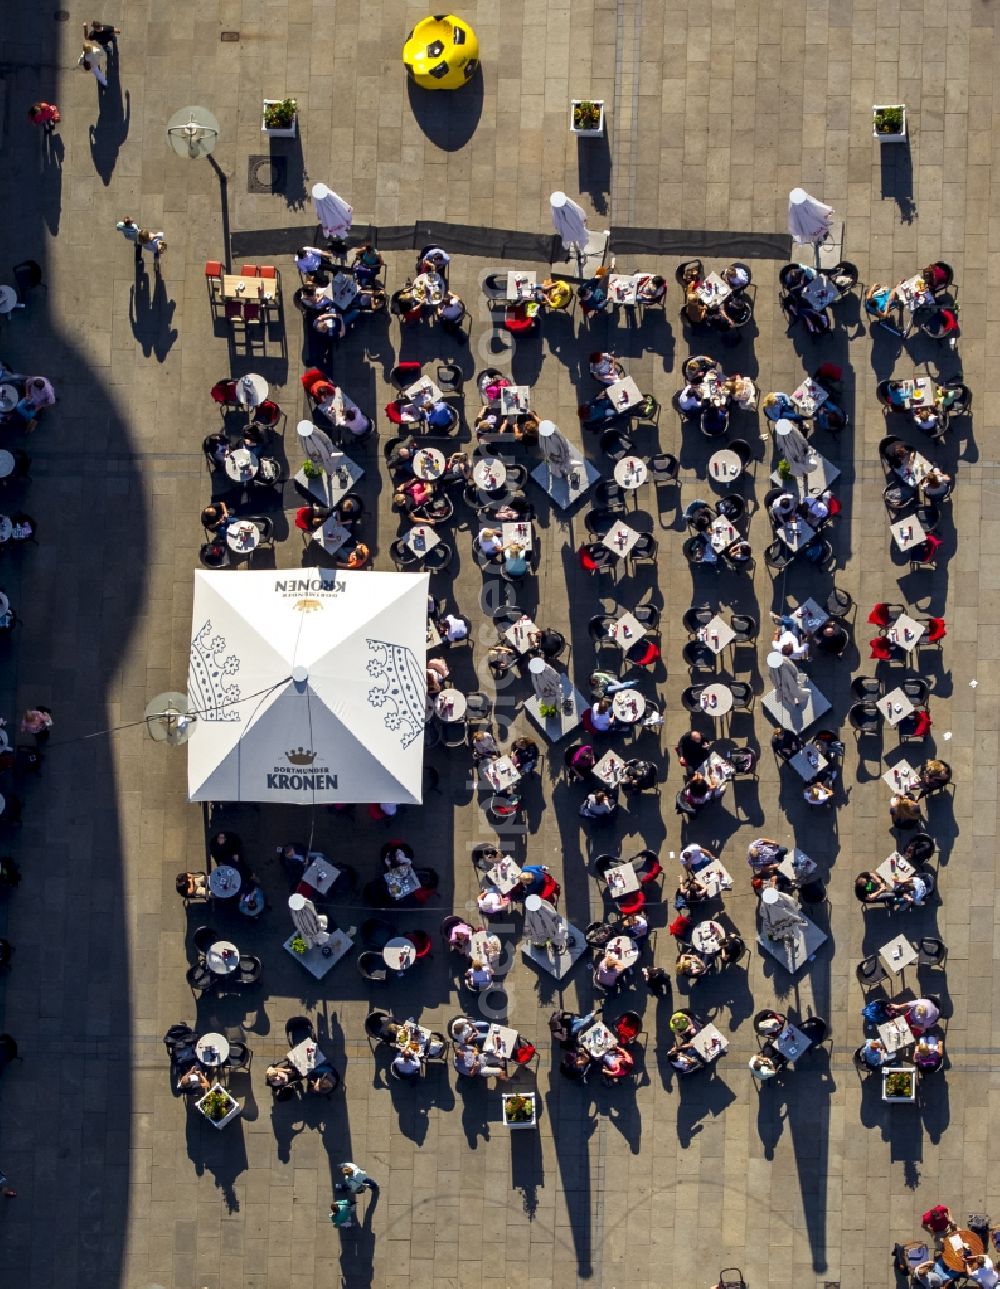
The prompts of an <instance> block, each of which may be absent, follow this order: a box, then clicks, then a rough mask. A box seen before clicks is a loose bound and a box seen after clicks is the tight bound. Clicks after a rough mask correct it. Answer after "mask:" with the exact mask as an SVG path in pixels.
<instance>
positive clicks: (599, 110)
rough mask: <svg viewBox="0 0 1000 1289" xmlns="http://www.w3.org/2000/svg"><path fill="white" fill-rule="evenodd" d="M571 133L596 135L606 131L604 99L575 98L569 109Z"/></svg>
mask: <svg viewBox="0 0 1000 1289" xmlns="http://www.w3.org/2000/svg"><path fill="white" fill-rule="evenodd" d="M569 129H570V133H571V134H582V135H590V136H595V135H598V134H603V133H604V100H603V99H600V98H598V99H589V98H575V99H572V100H571V103H570V109H569Z"/></svg>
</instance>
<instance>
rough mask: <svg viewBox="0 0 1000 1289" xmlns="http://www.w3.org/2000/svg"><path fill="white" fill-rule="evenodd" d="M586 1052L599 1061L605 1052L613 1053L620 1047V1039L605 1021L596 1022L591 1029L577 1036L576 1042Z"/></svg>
mask: <svg viewBox="0 0 1000 1289" xmlns="http://www.w3.org/2000/svg"><path fill="white" fill-rule="evenodd" d="M576 1041H577V1042H578V1043H579V1044H580V1046H581V1047H582V1048H583V1050H584V1051H585V1052H589V1053H590V1055H591V1056H593V1057H595V1058H597V1059H598V1060H599V1059H600V1058H601V1057H602V1056H603V1055H604V1053H605V1052H609V1051H611V1049H612V1048H614V1047H617V1046H618V1039H617V1038H615V1036H614V1034H613V1033H612V1032H611V1030H610V1029H608V1027H607V1025H605V1024H604V1022H603V1021H599V1020H598V1021H595V1022H594V1024H593V1025H591V1027H590V1028H589V1029H585V1030H584V1031H583V1033H582V1034H579V1035H577V1040H576Z"/></svg>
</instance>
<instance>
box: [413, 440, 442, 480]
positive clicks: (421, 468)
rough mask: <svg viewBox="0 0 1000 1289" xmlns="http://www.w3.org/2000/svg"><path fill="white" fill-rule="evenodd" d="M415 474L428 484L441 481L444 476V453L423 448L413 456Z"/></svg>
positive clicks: (435, 449)
mask: <svg viewBox="0 0 1000 1289" xmlns="http://www.w3.org/2000/svg"><path fill="white" fill-rule="evenodd" d="M413 473H414V474H415V475H416V476H417V478H418V479H425V480H426V481H428V482H432V481H433V480H434V479H440V478H441V476H442V475H443V474H444V453H443V452H439V451H438V449H437V448H421V449H420V450H419V451H418V452H415V453H414V454H413Z"/></svg>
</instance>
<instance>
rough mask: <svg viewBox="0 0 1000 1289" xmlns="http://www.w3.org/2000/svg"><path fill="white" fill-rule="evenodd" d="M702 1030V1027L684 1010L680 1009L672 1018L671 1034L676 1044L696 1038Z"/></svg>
mask: <svg viewBox="0 0 1000 1289" xmlns="http://www.w3.org/2000/svg"><path fill="white" fill-rule="evenodd" d="M700 1029H701V1026H700V1025H699V1024H698V1023H697V1022H696V1021H695V1019H694V1017H693V1016H691V1015H689V1014H688V1012H686V1011H684V1010H683V1009H678V1010H677V1011H675V1012H674V1013H673V1014H672V1015H671V1017H670V1033H671V1035H672V1036H673V1039H674V1042H680V1040H681V1039H684V1040H687V1039H689V1038H694V1036H695V1034H697V1033H698V1031H699V1030H700Z"/></svg>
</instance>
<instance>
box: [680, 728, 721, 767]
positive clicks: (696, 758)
mask: <svg viewBox="0 0 1000 1289" xmlns="http://www.w3.org/2000/svg"><path fill="white" fill-rule="evenodd" d="M711 751H712V746H711V743H710V742H709V741H708V739H707V738H706V737H705V735H704V734H702V732H701V731H700V730H688V732H687V733H686V734H682V735H681V737H680V738H679V739H678V741H677V746H676V747H675V748H674V755H675V756H676V757H677V760H678V761H679V762H680V764H681V765H683V766H684V767H685V768H686V769H687V770H688V772H690V771H692V770H697V769H699V767H701V766H702V765H704V763H705V762H706V761H707V760H708V758H709V756H710V754H711Z"/></svg>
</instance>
